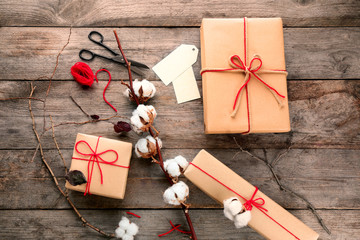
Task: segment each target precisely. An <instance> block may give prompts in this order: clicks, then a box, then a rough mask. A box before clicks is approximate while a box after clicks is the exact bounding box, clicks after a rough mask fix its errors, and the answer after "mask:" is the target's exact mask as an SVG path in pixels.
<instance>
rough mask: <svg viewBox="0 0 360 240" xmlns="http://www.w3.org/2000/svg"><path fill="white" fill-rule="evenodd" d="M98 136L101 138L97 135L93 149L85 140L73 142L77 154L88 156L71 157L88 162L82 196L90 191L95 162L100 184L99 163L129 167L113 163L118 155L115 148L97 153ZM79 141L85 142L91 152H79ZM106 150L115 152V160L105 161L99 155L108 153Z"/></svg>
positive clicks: (101, 175) (101, 174)
mask: <svg viewBox="0 0 360 240" xmlns="http://www.w3.org/2000/svg"><path fill="white" fill-rule="evenodd" d="M100 138H101V137H98V139H97V142H96V147H95V150H93V149H92V148H91V146H90V145H89V143H88V142H86V141H84V140H81V141H78V142H77V143H76V144H75V151H76V152H77V153H78V154H80V155H83V156H86V157H90V158H75V157H73V158H72V159H76V160H83V161H88V162H89V163H88V166H87V183H86V188H85V192H84V196H85V195H86V194H87V193H89V194H91V192H90V185H91V179H92V175H93V171H94V165H95V163H96V164H97V166H98V168H99V171H100V177H101V178H100V179H101V184H103V173H102V170H101V166H100V164H108V165H112V166H116V167H121V168H130V167H129V166H122V165H118V164H115V162H116V161H117V160H118V158H119V156H118V153H117V152H116V151H115V150H113V149H108V150H105V151H103V152H100V153H97V149H98V145H99V141H100ZM81 143H83V144H85V145H86V146H88V149H89V150H90V152H91V153H87V152H85V153H84V152H81V151H80V150H79V149H78V146H79V144H81ZM108 152H113V153H115V155H116V158H115V160H113V161H106V160H104V159H103V158H102V157H101V155H102V154H105V153H108Z"/></svg>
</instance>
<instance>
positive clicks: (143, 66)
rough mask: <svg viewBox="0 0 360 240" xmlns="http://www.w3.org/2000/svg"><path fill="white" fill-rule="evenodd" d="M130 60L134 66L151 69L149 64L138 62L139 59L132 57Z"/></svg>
mask: <svg viewBox="0 0 360 240" xmlns="http://www.w3.org/2000/svg"><path fill="white" fill-rule="evenodd" d="M128 61H129V62H131V65H132V66H136V67H141V68H146V69H149V67H148V66H146V65H145V64H143V63H141V62H137V61H134V60H131V59H128Z"/></svg>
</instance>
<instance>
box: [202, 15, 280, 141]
mask: <svg viewBox="0 0 360 240" xmlns="http://www.w3.org/2000/svg"><path fill="white" fill-rule="evenodd" d="M246 23H247V19H246V17H245V18H244V62H245V63H244V62H243V61H242V60H241V58H240V57H239V56H238V55H232V56H231V57H230V61H231V63H232V68H224V69H205V70H202V71H201V75H203V74H204V73H206V72H225V71H234V70H235V71H236V70H239V69H241V70H243V71H244V73H245V74H249V77H248V79H247V81H246V82H245V83H244V84H243V85H242V86H241V87H240V89H239V91H238V92H237V94H236V97H235V101H234V104H233V110H235V108H236V105H237V101H238V98H239V95H240V93H241V91H242V90H243V89H244V88H245V92H246V108H247V119H248V130H247V131H246V132H242V134H247V133H250V106H249V96H248V95H249V94H248V83H249V82H250V79H251V75H253V76H254V77H255V78H257V79H258V80H259V81H260V82H261V83H263V84H264V85H265V86H266V87H268V88H269V89H271V90H272V91H274V92H275V93H276V94H277V95H278V96H280V97H282V98H285V96H283V95H281V94H280V93H279V92H278V91H276V90H275V89H274V88H273V87H271V86H270V85H268V84H267V83H265V82H264V81H263V80H262V79H261V78H260V77H259V76H258V75H257V74H256V72H257V71H259V70H260V68H261V66H262V61H261V59H260V58H259V57H254V58H253V59H252V60H251V61H250V64H249V66H247V61H246V60H247V44H246V41H247V35H246V33H247V29H246ZM235 60H237V61H238V62H239V63H240V64H238V63H237V62H235ZM256 60H257V61H259V63H260V64H259V65H258V66H257V67H255V68H254V69H253V68H252V64H253V62H254V61H256ZM268 71H271V72H276V71H279V72H286V70H268Z"/></svg>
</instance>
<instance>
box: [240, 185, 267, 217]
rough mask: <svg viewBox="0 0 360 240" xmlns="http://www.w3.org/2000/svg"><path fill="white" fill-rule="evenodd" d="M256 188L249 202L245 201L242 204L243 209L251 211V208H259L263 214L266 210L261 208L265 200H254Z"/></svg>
mask: <svg viewBox="0 0 360 240" xmlns="http://www.w3.org/2000/svg"><path fill="white" fill-rule="evenodd" d="M258 190H259V189H258V187H255V191H254V193H253V195H252V196H251V198H250V199H249V200H247V201H246V202H245V203H244V207H245V209H246V210H248V211H251V210H252V207H253V206H254V207H256V208H260V209H262V210H264V211H265V212H267V211H268V210H267V209H266V208H263V207H262V206H263V205H264V204H265V200H264V199H263V198H257V199H255V200H254V197H255V195H256V193H257V191H258Z"/></svg>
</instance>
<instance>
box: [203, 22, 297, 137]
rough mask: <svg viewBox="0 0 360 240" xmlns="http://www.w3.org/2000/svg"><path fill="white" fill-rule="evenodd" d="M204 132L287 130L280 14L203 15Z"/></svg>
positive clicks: (287, 115)
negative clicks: (249, 15)
mask: <svg viewBox="0 0 360 240" xmlns="http://www.w3.org/2000/svg"><path fill="white" fill-rule="evenodd" d="M200 37H201V67H202V70H201V75H202V87H203V98H204V99H203V104H204V125H205V133H207V134H219V133H243V134H247V133H271V132H288V131H290V117H289V107H288V96H287V85H286V76H287V72H286V70H285V55H284V39H283V27H282V20H281V18H249V19H248V18H239V19H207V18H205V19H203V20H202V24H201V28H200Z"/></svg>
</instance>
